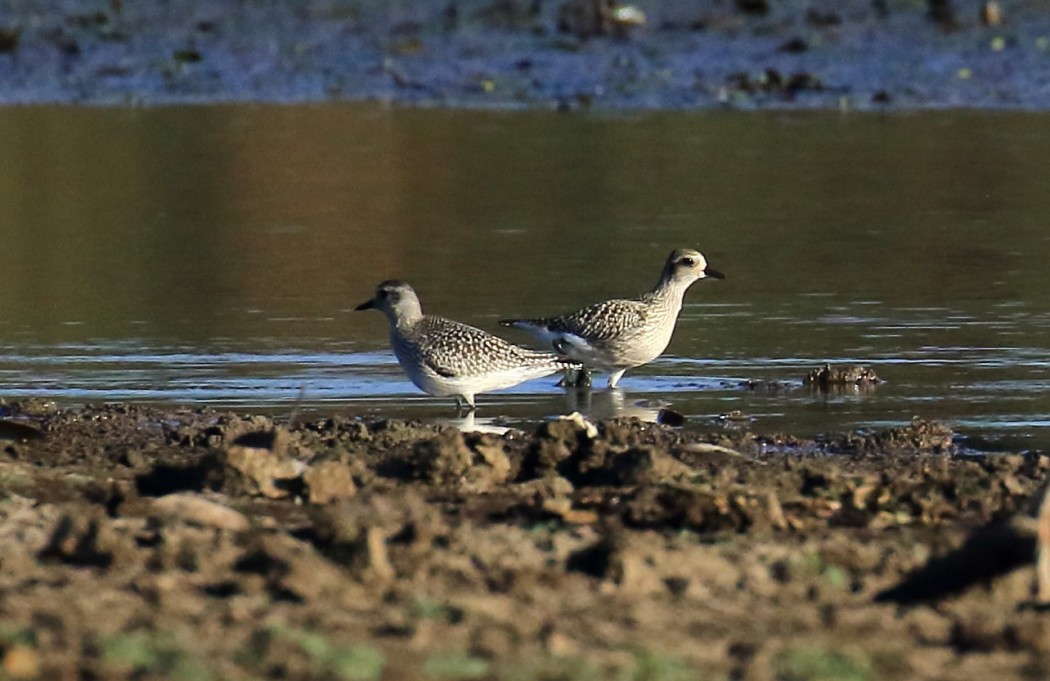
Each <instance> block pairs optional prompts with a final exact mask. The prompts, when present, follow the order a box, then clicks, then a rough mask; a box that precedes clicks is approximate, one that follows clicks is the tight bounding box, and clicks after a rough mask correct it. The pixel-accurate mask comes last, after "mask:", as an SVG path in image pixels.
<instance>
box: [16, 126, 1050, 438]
mask: <svg viewBox="0 0 1050 681" xmlns="http://www.w3.org/2000/svg"><path fill="white" fill-rule="evenodd" d="M0 148H3V149H4V150H5V153H4V154H2V155H0V193H2V196H3V197H4V199H3V201H0V397H4V398H6V399H8V400H17V399H22V398H26V397H30V396H32V397H42V398H49V399H53V400H56V401H58V402H59V403H63V404H76V403H85V402H101V401H111V400H141V401H149V402H163V403H193V404H196V403H208V404H214V405H222V406H236V407H244V408H251V409H260V410H268V411H273V412H277V413H281V412H285V413H286V412H287V411H289V410H290V409H291V408H292V405H293V404H294V403H295V402H296V401H297V399H298V396H299V395H300V393H301V394H302V398H301V399H302V402H303V404H304V406H305V407H306V408H307V409H309V410H318V411H322V412H340V413H344V414H374V415H390V416H418V417H423V418H429V419H442V418H447V417H450V416H452V415H453V414H454V410H453V409H452V407H451V400H437V399H433V398H429V397H427V396H424V395H421V394H420V393H419V392H418V391H416V389H415V388H414V387H413V386H411V384H409V383H408V382H407V380H406V379H405V378H404V377H403V376H402V374H401V373H400V370H399V368H398V366H397V364H396V361H395V360H394V358H393V355H392V354H391V353H390V351H389V348H388V345H387V329H386V323H385V321H384V319H383V318H382V316H381V315H379V314H376V313H354V312H352V309H353V307H354V306H355V305H356V304H357V303H359V302H361V301H363V300H365V299H366V298H369V297H370V296H371V294H372V290H373V288H374V286H375V284H376V283H377V282H379V281H380V280H382V279H387V278H391V277H398V278H403V279H406V280H408V281H410V282H411V283H412V284H413V285H415V287H416V288H417V290H418V291H419V293H420V296H421V298H422V300H423V304H424V308H425V309H427V310H428V311H430V312H434V313H438V314H442V315H445V316H449V317H452V318H455V319H459V320H463V321H467V322H470V323H472V324H475V325H477V326H481V327H483V328H486V329H489V330H493V331H495V330H497V329H498V327H497V325H496V320H497V319H499V318H501V317H504V316H508V315H535V314H545V313H554V312H562V311H566V310H569V309H573V308H575V307H577V306H580V305H582V304H585V303H590V302H593V301H595V300H599V299H601V298H605V297H610V296H632V295H636V294H638V293H640V292H642V291H643V290H645V289H647V288H648V287H650V286H651V285H652V284H653V283H654V281H655V279H656V276H657V274H658V272H659V270H660V267H661V264H662V261H663V259H664V257H665V256H666V254H667V252H668V251H670V250H671V249H672V248H674V247H676V246H691V247H697V248H700V249H701V250H703V251H704V252H705V253H706V254H707V255H708V259H709V260H710V261H711V262H712V264H713V265H714V266H715V267H716V268H718V269H719V270H721V271H723V272H725V273H726V274H727V275H728V278H727V279H726V280H725V281H707V282H700V283H699V284H697V285H695V286H694V287H693V289H692V290H691V291H690V293H689V295H688V296H687V299H686V306H685V309H684V310H683V313H682V317H681V319H680V321H679V324H678V330H677V332H676V335H675V337H674V339H673V341H672V343H671V346H670V348H669V350H668V353H667V355H665V356H664V357H663V358H662V359H660V360H658V361H657V362H655V363H653V364H651V365H649V366H647V367H643V368H640V369H636V370H634V371H630V372H628V373H627V375H626V377H625V378H624V380H623V381H622V383H621V386H622V387H623V391H622V392H620V393H613V394H610V393H608V392H606V391H596V392H594V393H593V394H591V395H590V396H589V397H587V396H584V397H578V396H576V395H575V394H571V395H567V394H566V393H565V392H564V391H562V390H561V389H560V388H556V387H554V385H553V383H554V380H553V379H544V380H538V381H532V382H529V383H526V384H524V385H522V386H519V387H517V388H515V389H512V390H509V391H505V392H501V393H498V394H493V395H486V396H483V397H482V398H481V400H480V410H479V421H485V420H486V419H495V420H497V421H501V422H507V423H512V424H523V423H527V422H529V421H535V420H539V419H543V418H547V417H551V416H553V415H556V414H560V413H565V412H567V411H571V410H573V409H581V410H584V411H588V412H589V413H592V414H594V415H597V416H604V415H611V414H614V413H627V414H638V415H640V416H643V417H645V416H652V415H653V414H654V413H655V410H656V409H657V408H659V406H660V405H663V404H669V405H671V406H672V407H673V408H674V409H676V410H678V411H681V412H682V413H684V414H685V415H687V416H688V417H690V422H691V423H693V424H697V425H699V426H700V427H703V428H713V427H718V426H717V423H718V422H717V420H716V419H717V416H718V415H719V414H723V413H726V412H728V411H730V410H734V409H739V410H742V411H744V412H747V413H748V414H750V415H751V416H752V417H753V421H752V422H751V424H750V427H751V428H753V429H754V430H756V431H760V432H768V431H776V430H787V431H790V432H793V433H796V434H802V435H807V434H815V433H821V432H829V431H837V430H842V429H847V428H859V427H874V426H884V425H896V424H901V423H904V422H907V421H908V420H909V419H910V418H911V417H912V416H913V415H919V416H923V417H926V418H937V419H944V420H947V421H949V422H951V423H952V424H953V425H954V426H955V427H956V428H957V430H958V431H959V432H960V433H962V434H963V435H964V436H966V437H967V438H968V441H969V443H970V444H971V445H972V446H973V447H975V448H980V449H999V448H1031V449H1050V278H1048V276H1047V271H1046V270H1047V268H1046V263H1047V262H1048V261H1050V192H1048V190H1047V187H1048V186H1050V185H1048V181H1050V170H1048V169H1050V117H1048V116H1046V115H1034V114H1000V113H943V112H941V113H930V114H921V115H894V116H890V117H882V116H876V115H863V116H862V115H845V116H842V115H835V114H826V113H816V114H791V115H784V114H768V115H767V114H752V115H741V114H728V113H726V114H717V113H716V114H711V113H708V114H647V115H644V116H617V117H600V116H588V115H581V116H562V115H556V114H546V113H514V114H501V113H478V112H447V111H390V110H383V109H380V108H368V107H350V106H333V107H287V108H275V107H192V108H172V109H154V110H114V109H73V108H23V109H3V110H0ZM500 332H501V333H503V332H505V334H506V335H508V337H513V338H516V339H517V340H519V341H520V342H523V343H525V342H528V338H527V337H525V336H520V335H518V336H516V335H514V334H515V332H513V331H509V330H501V331H500ZM823 362H851V363H864V364H867V365H870V366H872V367H873V368H874V369H875V370H876V372H877V373H878V374H879V375H880V376H881V377H883V378H884V379H885V383H883V384H881V385H880V386H878V388H877V389H875V390H873V391H868V392H863V393H861V392H856V393H854V392H847V393H844V394H832V395H822V394H815V393H811V392H810V391H808V390H806V389H804V388H803V387H802V382H801V378H802V376H803V375H804V374H805V373H806V371H808V370H809V369H810V368H812V367H815V366H817V365H819V364H821V363H823ZM747 379H765V380H771V381H780V382H785V383H787V384H788V386H787V387H788V389H786V390H780V391H776V392H772V393H768V392H752V391H748V390H745V389H742V388H741V387H740V384H741V382H743V381H746V380H747Z"/></svg>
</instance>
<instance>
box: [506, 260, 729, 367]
mask: <svg viewBox="0 0 1050 681" xmlns="http://www.w3.org/2000/svg"><path fill="white" fill-rule="evenodd" d="M705 277H711V278H714V279H725V275H723V274H722V273H721V272H718V271H717V270H713V269H711V268H710V267H708V265H707V260H706V259H705V258H704V256H703V254H701V253H700V252H699V251H694V250H691V249H688V248H679V249H677V250H675V251H672V252H671V255H669V256H668V257H667V262H666V264H664V269H663V272H661V273H660V280H659V281H658V282H657V283H656V286H655V287H654V288H653V290H651V291H649V292H648V293H645V294H643V295H642V296H640V297H639V298H637V299H635V300H606V301H605V302H601V303H595V304H594V305H591V306H589V307H585V308H583V309H582V310H577V311H576V312H570V313H568V314H563V315H559V316H557V317H545V318H541V319H505V320H502V321H501V322H500V323H501V324H503V325H504V326H511V327H515V328H518V329H523V330H525V331H528V332H529V333H531V334H533V335H534V336H536V337H537V338H539V339H540V340H541V341H543V342H544V343H547V344H549V345H550V346H551V347H553V348H554V350H555V351H556V352H558V354H560V355H562V356H563V357H566V358H568V359H574V360H577V361H578V362H581V363H582V364H583V365H584V366H585V367H587V368H596V369H603V370H607V371H609V372H610V374H609V387H610V388H615V387H616V384H617V383H618V382H619V381H620V378H621V377H622V376H623V374H624V372H625V371H627V370H628V369H630V368H633V367H636V366H641V365H642V364H647V363H649V362H651V361H653V360H654V359H656V358H657V357H659V356H660V355H661V354H663V351H664V350H665V349H666V348H667V344H668V343H669V342H670V341H671V334H672V333H674V327H675V323H676V322H677V321H678V313H679V312H680V311H681V309H682V298H683V297H684V296H685V292H686V290H687V289H688V288H689V287H690V286H691V285H692V284H693V282H696V281H698V280H700V279H704V278H705Z"/></svg>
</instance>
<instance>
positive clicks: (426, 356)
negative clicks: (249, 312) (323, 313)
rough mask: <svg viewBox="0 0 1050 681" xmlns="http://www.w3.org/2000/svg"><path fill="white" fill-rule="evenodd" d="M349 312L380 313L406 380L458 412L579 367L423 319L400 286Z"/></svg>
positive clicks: (380, 290) (387, 287)
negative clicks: (488, 396) (483, 397)
mask: <svg viewBox="0 0 1050 681" xmlns="http://www.w3.org/2000/svg"><path fill="white" fill-rule="evenodd" d="M355 309H357V310H372V309H376V310H379V311H381V312H382V313H383V314H385V315H386V318H387V321H389V322H390V344H391V345H392V346H393V348H394V354H395V355H396V356H397V361H398V363H400V364H401V368H402V369H403V370H404V371H405V374H407V375H408V378H409V380H411V381H412V383H414V384H415V385H416V387H417V388H419V389H420V390H422V391H423V392H425V393H427V394H429V395H435V396H453V397H455V398H456V406H457V407H459V408H462V403H461V400H462V402H466V404H467V407H468V408H469V409H470V410H473V409H474V396H475V395H477V394H478V393H485V392H489V391H492V390H499V389H500V388H509V387H511V386H513V385H517V384H519V383H522V382H524V381H527V380H529V379H532V378H540V377H541V376H549V375H550V374H553V373H556V372H558V371H561V370H564V369H573V368H579V366H580V365H579V364H578V363H577V362H575V361H572V360H569V359H566V358H564V357H559V356H558V355H554V354H551V353H549V352H537V351H536V350H530V349H528V348H523V347H519V346H517V345H512V344H511V343H508V342H507V341H505V340H503V339H502V338H499V337H497V336H493V335H492V334H490V333H487V332H485V331H482V330H481V329H477V328H475V327H473V326H468V325H466V324H462V323H460V322H454V321H452V320H449V319H445V318H443V317H435V316H434V315H425V314H423V308H422V307H421V306H420V304H419V297H418V296H417V295H416V292H415V291H414V290H413V289H412V287H411V286H409V285H408V284H406V283H404V282H401V281H396V280H389V281H384V282H383V283H381V284H379V286H378V287H377V288H376V292H375V296H373V297H372V299H371V300H367V301H365V302H363V303H361V304H360V305H358V306H357V307H356V308H355Z"/></svg>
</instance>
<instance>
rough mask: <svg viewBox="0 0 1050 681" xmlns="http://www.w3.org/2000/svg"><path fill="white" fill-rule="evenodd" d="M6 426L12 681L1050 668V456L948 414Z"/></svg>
mask: <svg viewBox="0 0 1050 681" xmlns="http://www.w3.org/2000/svg"><path fill="white" fill-rule="evenodd" d="M6 416H7V418H8V422H7V423H8V425H7V426H6V427H5V428H4V429H3V430H2V431H0V433H2V436H3V437H4V438H5V439H4V440H2V441H0V452H2V453H3V461H2V463H0V476H2V479H3V481H4V484H3V497H2V499H0V535H2V536H4V538H5V540H6V541H5V549H6V550H5V553H4V557H3V565H4V570H3V571H2V573H0V580H2V587H0V588H2V589H3V593H4V599H3V606H2V607H3V623H4V628H3V635H2V636H0V661H2V666H3V668H4V669H5V671H6V672H7V674H8V675H9V676H10V677H11V678H49V679H60V678H71V679H72V678H96V679H110V678H114V679H116V678H139V679H142V678H193V679H238V678H245V679H247V678H325V679H328V678H331V679H378V678H384V679H399V678H406V679H408V678H435V679H437V678H492V679H583V678H595V679H597V678H610V677H613V678H628V679H691V678H697V679H699V678H721V679H774V678H776V679H824V678H849V679H877V678H913V679H936V678H988V677H989V676H991V675H993V674H994V675H996V676H997V678H1001V679H1021V678H1035V677H1038V676H1040V675H1042V674H1045V673H1046V671H1047V668H1048V663H1050V658H1048V657H1047V641H1050V638H1048V637H1047V631H1046V627H1047V620H1046V617H1045V614H1044V613H1043V612H1042V610H1041V608H1040V607H1039V606H1038V605H1037V604H1036V603H1035V602H1034V592H1033V580H1034V577H1033V568H1032V564H1033V559H1034V553H1035V550H1034V547H1035V539H1034V536H1033V535H1032V534H1031V533H1030V532H1027V530H1023V529H1022V530H1017V529H1016V528H1018V527H1022V525H1023V522H1028V519H1030V516H1031V514H1032V513H1033V512H1034V511H1033V500H1036V499H1038V497H1039V496H1040V490H1041V488H1042V485H1043V481H1044V479H1045V474H1046V471H1047V469H1050V458H1048V457H1046V456H1043V455H1040V454H1035V453H1027V454H1007V455H994V456H980V457H975V456H971V455H963V454H960V453H959V452H958V451H957V450H956V449H955V447H954V444H953V442H952V433H951V431H950V430H949V429H947V428H946V427H944V426H942V425H939V424H935V423H927V422H923V421H916V422H914V423H911V424H902V425H901V426H900V427H899V428H894V429H889V430H886V431H881V432H876V433H868V434H863V435H862V434H856V433H854V434H841V435H839V436H836V437H832V438H828V439H827V441H824V442H814V441H808V440H807V441H802V440H798V439H797V438H791V437H790V436H779V437H775V438H771V437H761V438H760V437H756V436H753V435H749V434H747V433H742V432H736V433H734V432H723V431H717V432H702V431H697V430H690V429H688V428H686V429H675V428H669V427H666V426H660V425H655V424H649V423H643V422H639V421H635V420H618V421H608V422H601V423H597V424H592V423H588V422H585V421H583V420H581V419H562V420H556V421H550V422H546V423H543V424H540V425H539V426H538V427H536V428H535V429H534V430H532V431H528V432H523V431H509V432H508V433H506V434H504V435H495V434H482V433H461V432H459V431H457V430H455V429H451V428H447V427H435V426H430V425H425V424H421V423H413V422H401V421H362V420H359V419H356V418H352V417H349V416H347V417H341V418H327V419H318V420H313V421H311V420H307V421H303V422H298V423H295V424H292V425H290V426H289V425H287V424H280V423H274V421H273V420H271V419H270V418H269V417H263V416H258V415H250V414H236V413H230V412H215V411H210V410H189V409H168V410H160V409H155V408H150V407H143V406H134V405H108V406H98V407H84V408H78V409H68V410H54V409H52V408H50V407H47V406H46V405H44V406H40V405H35V406H34V405H27V406H26V408H19V407H18V406H17V405H15V406H9V407H7V408H6ZM12 421H13V422H15V423H18V424H20V426H21V427H22V428H28V430H20V429H19V427H12V426H10V423H11V422H12ZM799 442H804V444H806V445H807V446H812V445H814V444H816V445H817V446H818V448H820V449H821V450H822V452H823V453H821V454H816V455H814V454H801V453H798V452H797V451H796V450H795V449H794V448H795V446H796V445H797V444H798V443H799ZM1019 523H1021V524H1019ZM1025 527H1027V526H1025ZM1033 674H1034V675H1035V676H1033Z"/></svg>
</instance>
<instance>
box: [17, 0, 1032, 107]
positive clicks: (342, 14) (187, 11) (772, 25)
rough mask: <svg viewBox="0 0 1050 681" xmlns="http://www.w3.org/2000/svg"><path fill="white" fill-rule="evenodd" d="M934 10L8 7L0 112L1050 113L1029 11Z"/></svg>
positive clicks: (235, 0)
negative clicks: (202, 106) (16, 106)
mask: <svg viewBox="0 0 1050 681" xmlns="http://www.w3.org/2000/svg"><path fill="white" fill-rule="evenodd" d="M930 4H931V5H932V6H933V7H932V11H931V7H930V6H928V5H927V3H926V2H922V1H920V0H846V1H844V2H828V1H821V0H812V1H792V2H770V3H766V2H764V1H762V0H738V1H736V2H731V1H730V0H704V1H701V2H695V1H693V0H648V1H646V0H639V1H638V2H637V3H635V4H624V5H613V6H612V8H611V9H610V8H608V7H607V6H606V5H607V3H606V2H604V0H603V1H602V2H598V1H595V0H567V1H566V0H435V1H431V2H407V1H400V2H378V1H377V2H354V1H351V0H327V1H321V2H310V3H279V2H268V1H251V0H219V1H214V0H187V1H185V2H178V3H170V2H121V0H110V1H108V2H81V1H79V0H4V1H3V2H0V102H7V103H30V102H77V103H81V102H82V103H91V104H163V103H198V102H226V101H266V102H307V101H309V102H320V101H343V100H354V101H357V100H379V101H383V102H390V103H395V104H413V105H428V106H451V107H462V106H466V107H486V108H529V107H538V108H554V107H557V108H562V109H564V108H577V107H598V108H612V109H617V108H693V107H699V108H705V107H732V108H756V107H758V108H761V107H803V108H806V107H824V108H861V109H867V108H879V109H885V108H924V107H958V106H963V107H1010V108H1024V109H1041V108H1046V107H1047V106H1050V12H1048V11H1047V9H1048V6H1047V4H1046V2H1045V1H1044V0H1016V1H1010V0H1002V2H995V1H993V2H991V5H992V8H993V11H989V10H988V9H987V8H986V7H985V5H987V4H988V3H987V2H986V3H980V2H958V1H956V2H954V3H946V2H943V0H939V1H938V2H933V3H930ZM643 16H644V21H643V20H642V17H643Z"/></svg>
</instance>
